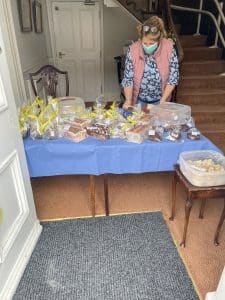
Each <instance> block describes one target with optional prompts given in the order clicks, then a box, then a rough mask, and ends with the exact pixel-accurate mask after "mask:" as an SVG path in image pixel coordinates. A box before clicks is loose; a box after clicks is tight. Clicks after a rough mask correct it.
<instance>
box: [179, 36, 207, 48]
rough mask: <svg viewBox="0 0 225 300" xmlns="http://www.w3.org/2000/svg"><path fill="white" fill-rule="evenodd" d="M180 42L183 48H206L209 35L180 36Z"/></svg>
mask: <svg viewBox="0 0 225 300" xmlns="http://www.w3.org/2000/svg"><path fill="white" fill-rule="evenodd" d="M179 39H180V42H181V44H182V46H183V47H188V48H191V47H198V46H205V44H206V41H207V35H180V36H179Z"/></svg>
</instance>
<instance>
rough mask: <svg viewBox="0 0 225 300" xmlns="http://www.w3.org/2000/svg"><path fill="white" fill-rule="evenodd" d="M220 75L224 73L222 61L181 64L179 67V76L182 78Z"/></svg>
mask: <svg viewBox="0 0 225 300" xmlns="http://www.w3.org/2000/svg"><path fill="white" fill-rule="evenodd" d="M220 73H225V61H223V60H211V61H210V60H209V61H196V62H183V63H182V65H181V75H184V76H190V75H205V74H220Z"/></svg>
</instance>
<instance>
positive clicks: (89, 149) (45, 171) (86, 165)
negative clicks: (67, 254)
mask: <svg viewBox="0 0 225 300" xmlns="http://www.w3.org/2000/svg"><path fill="white" fill-rule="evenodd" d="M24 146H25V151H26V157H27V162H28V168H29V173H30V176H31V177H41V176H55V175H70V174H90V175H101V174H106V173H112V174H124V173H144V172H159V171H171V170H173V165H174V163H176V162H177V160H178V158H179V155H180V153H181V152H183V151H190V150H215V151H218V152H220V150H219V149H218V148H217V147H216V146H215V145H214V144H213V143H212V142H211V141H209V140H208V139H206V138H205V137H204V136H202V137H201V139H200V140H199V141H191V140H183V141H178V142H170V141H168V142H167V141H165V142H161V143H157V142H151V141H146V142H144V143H142V144H134V143H129V142H126V141H123V140H119V139H110V140H107V141H99V140H97V139H95V138H88V139H86V140H84V141H82V142H80V143H73V142H71V141H70V140H67V139H58V140H32V139H30V138H27V139H25V140H24Z"/></svg>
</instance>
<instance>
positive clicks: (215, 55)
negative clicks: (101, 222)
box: [184, 47, 223, 62]
mask: <svg viewBox="0 0 225 300" xmlns="http://www.w3.org/2000/svg"><path fill="white" fill-rule="evenodd" d="M222 52H223V49H221V48H209V47H193V48H184V61H185V62H187V61H203V60H219V59H221V57H222Z"/></svg>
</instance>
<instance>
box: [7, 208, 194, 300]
mask: <svg viewBox="0 0 225 300" xmlns="http://www.w3.org/2000/svg"><path fill="white" fill-rule="evenodd" d="M13 299H14V300H16V299H32V300H33V299H41V300H45V299H46V300H50V299H56V300H57V299H60V300H61V299H79V300H86V299H88V300H89V299H93V300H94V299H97V300H111V299H113V300H114V299H115V300H119V299H121V300H122V299H124V300H136V299H146V300H163V299H171V300H182V299H185V300H194V299H199V298H198V296H197V294H196V292H195V290H194V288H193V285H192V282H191V280H190V278H189V276H188V274H187V271H186V269H185V266H184V264H183V262H182V260H181V259H180V256H179V254H178V252H177V249H176V247H175V245H174V243H173V240H172V238H171V235H170V233H169V230H168V228H167V225H166V223H165V221H164V219H163V216H162V214H161V213H160V212H154V213H144V214H132V215H122V216H113V217H103V218H90V219H75V220H65V221H59V222H45V223H43V232H42V234H41V237H40V239H39V241H38V243H37V246H36V248H35V251H34V252H33V254H32V257H31V259H30V262H29V264H28V266H27V268H26V270H25V273H24V275H23V278H22V280H21V282H20V284H19V286H18V289H17V291H16V294H15V296H14V298H13Z"/></svg>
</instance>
